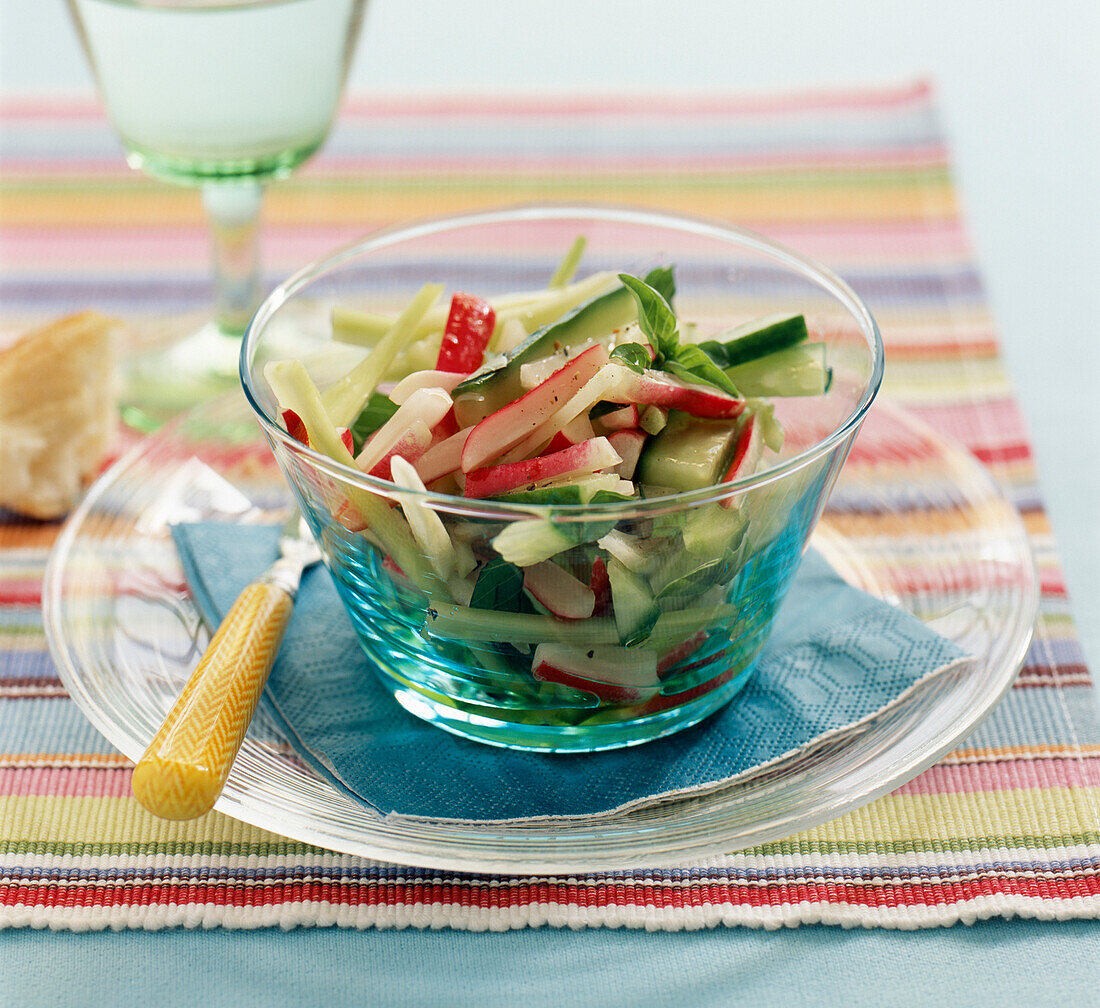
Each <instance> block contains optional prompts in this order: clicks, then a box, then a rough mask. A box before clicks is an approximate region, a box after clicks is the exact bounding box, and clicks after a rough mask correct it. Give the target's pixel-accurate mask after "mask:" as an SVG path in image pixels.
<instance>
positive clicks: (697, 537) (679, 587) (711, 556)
mask: <svg viewBox="0 0 1100 1008" xmlns="http://www.w3.org/2000/svg"><path fill="white" fill-rule="evenodd" d="M746 525H747V523H746V520H745V518H744V516H742V515H741V514H740V513H739V512H737V511H731V510H728V509H726V508H723V507H722V506H721V505H720V504H708V505H706V506H704V507H699V508H694V509H692V510H691V511H689V512H688V514H687V516H686V517H685V520H684V527H683V531H682V535H683V549H682V550H681V551H679V552H677V553H674V554H672V555H670V556H669V557H668V558H667V560H666V561H665V563H663V564H662V565H661V567H660V569H659V570H658V571H657V573H656V574H654V576H653V577H652V578H651V579H650V584H651V587H652V588H653V590H654V593H655V595H656V597H657V598H659V599H668V598H695V597H697V596H699V595H701V594H702V593H703V592H705V591H707V590H708V589H710V588H713V587H714V586H715V585H721V584H725V583H726V582H728V581H729V580H730V579H731V578H732V577H733V576H734V574H736V573H737V570H738V568H739V566H740V565H739V563H738V560H739V557H740V546H741V542H742V540H743V539H744V538H745V529H746Z"/></svg>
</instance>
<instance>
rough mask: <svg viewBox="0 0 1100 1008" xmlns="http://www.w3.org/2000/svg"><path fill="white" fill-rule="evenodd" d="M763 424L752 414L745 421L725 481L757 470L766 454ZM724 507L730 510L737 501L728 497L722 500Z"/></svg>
mask: <svg viewBox="0 0 1100 1008" xmlns="http://www.w3.org/2000/svg"><path fill="white" fill-rule="evenodd" d="M762 426H763V425H762V424H759V423H757V420H756V416H755V415H754V416H750V417H749V418H748V420H746V421H745V424H744V426H743V427H742V428H741V432H740V433H739V434H738V435H737V445H736V447H735V448H734V449H733V461H732V462H731V463H730V467H729V469H728V470H726V475H725V476H723V477H722V482H723V483H732V482H733V481H734V480H738V479H741V478H742V477H743V476H750V475H752V473H754V472H756V467H757V466H758V465H759V464H760V457H761V455H763V454H764V435H763V431H762V429H761V428H762ZM721 503H722V507H724V508H726V509H727V510H729V509H730V508H731V507H733V505H734V504H735V503H736V501H735V499H734V498H732V497H727V498H726V499H725V500H723V501H722V502H721Z"/></svg>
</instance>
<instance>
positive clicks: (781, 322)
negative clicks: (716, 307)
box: [699, 315, 809, 369]
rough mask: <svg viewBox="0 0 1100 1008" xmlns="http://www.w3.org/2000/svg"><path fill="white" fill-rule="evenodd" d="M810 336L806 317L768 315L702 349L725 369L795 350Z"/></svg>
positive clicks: (730, 331)
mask: <svg viewBox="0 0 1100 1008" xmlns="http://www.w3.org/2000/svg"><path fill="white" fill-rule="evenodd" d="M808 335H809V332H808V330H807V329H806V317H805V316H804V315H767V316H765V317H764V318H759V319H754V320H753V321H752V322H746V323H744V324H743V325H739V326H736V327H735V328H733V329H727V330H726V331H725V332H724V333H722V334H720V335H719V337H718V338H717V339H715V340H707V342H705V343H700V344H699V346H700V348H701V349H702V350H703V351H705V352H706V354H707V356H708V357H710V358H711V359H712V360H713V361H714V363H715V364H717V365H718V366H719V367H720V368H723V369H725V368H731V367H736V366H737V365H739V364H744V363H745V361H750V360H755V359H756V358H757V357H763V356H764V355H765V354H771V353H775V352H776V351H777V350H784V349H786V348H787V347H789V346H794V345H795V344H796V343H801V342H803V341H804V340H805V339H806V338H807V337H808Z"/></svg>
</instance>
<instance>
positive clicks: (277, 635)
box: [131, 510, 321, 819]
mask: <svg viewBox="0 0 1100 1008" xmlns="http://www.w3.org/2000/svg"><path fill="white" fill-rule="evenodd" d="M320 559H321V551H320V550H319V549H318V548H317V544H316V543H315V542H314V540H313V537H312V535H311V534H310V532H309V528H308V527H307V526H306V524H305V519H304V518H302V517H301V514H300V513H299V512H298V511H297V510H296V511H295V512H294V514H293V515H291V517H290V518H289V519H288V520H287V522H286V524H285V525H284V526H283V529H282V533H281V535H280V537H279V559H278V560H276V561H275V563H274V564H272V565H271V567H269V568H268V570H267V571H265V572H264V573H263V574H261V575H260V576H259V577H258V578H256V579H255V580H254V581H252V582H251V583H250V584H249V585H248V586H247V587H246V588H245V589H244V591H242V592H241V594H240V595H238V596H237V600H236V601H235V602H234V603H233V605H232V607H231V608H230V610H229V612H228V613H227V614H226V616H225V619H223V620H222V622H221V625H220V626H219V627H218V629H217V632H216V633H215V634H214V636H213V638H212V639H211V641H210V644H209V645H208V646H207V648H206V651H205V652H204V654H203V656H202V658H201V659H200V660H199V663H198V665H197V666H196V667H195V670H194V672H192V673H191V678H190V679H188V681H187V685H186V686H185V687H184V688H183V692H182V693H181V694H180V696H179V698H178V699H177V700H176V702H175V704H174V705H173V707H172V709H171V711H169V713H168V716H167V717H166V718H165V719H164V722H163V724H162V725H161V727H160V730H159V731H158V732H157V733H156V735H155V736H154V737H153V741H152V742H151V743H150V744H149V747H148V748H147V749H146V750H145V754H144V755H143V756H142V757H141V759H140V760H139V761H138V763H137V766H135V767H134V775H133V783H132V785H131V786H132V788H133V792H134V797H135V798H137V800H138V801H139V802H140V803H141V804H142V805H143V806H145V808H146V809H148V810H149V811H150V812H152V813H153V814H154V815H157V816H160V817H161V818H163V819H194V818H196V817H197V816H200V815H202V814H203V813H205V812H208V811H209V810H210V809H211V808H212V807H213V805H214V802H216V801H217V800H218V796H219V795H220V794H221V792H222V788H223V787H224V786H225V781H226V778H227V777H228V776H229V770H230V768H231V767H232V765H233V761H234V760H235V759H236V758H237V753H238V752H239V750H240V748H241V743H242V742H243V741H244V736H245V732H247V731H248V725H249V723H250V722H251V720H252V715H253V714H254V713H255V710H256V704H257V703H258V701H259V698H260V693H261V692H262V691H263V688H264V684H265V683H266V682H267V677H268V675H269V673H270V672H271V666H272V664H274V661H275V655H276V654H277V652H278V650H279V645H280V643H281V642H282V639H283V634H284V633H285V632H286V627H287V623H288V622H289V621H290V614H291V612H292V610H293V608H294V597H295V595H296V594H297V591H298V585H299V582H300V581H301V576H302V572H303V571H304V570H305V569H306V568H307V567H310V566H312V565H313V564H315V563H316V562H317V561H318V560H320Z"/></svg>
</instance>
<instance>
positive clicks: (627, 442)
mask: <svg viewBox="0 0 1100 1008" xmlns="http://www.w3.org/2000/svg"><path fill="white" fill-rule="evenodd" d="M607 440H608V441H610V442H611V447H612V448H614V449H615V451H616V452H618V454H619V455H621V456H622V459H623V460H622V462H620V463H619V464H618V465H617V466H616V467H615V472H616V473H618V474H619V475H620V476H621V477H622V478H623V479H633V478H634V470H635V469H636V468H637V467H638V459H640V458H641V457H642V448H644V447H645V442H646V434H645V431H640V430H637V429H635V430H619V431H612V432H611V433H610V434H608V435H607Z"/></svg>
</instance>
